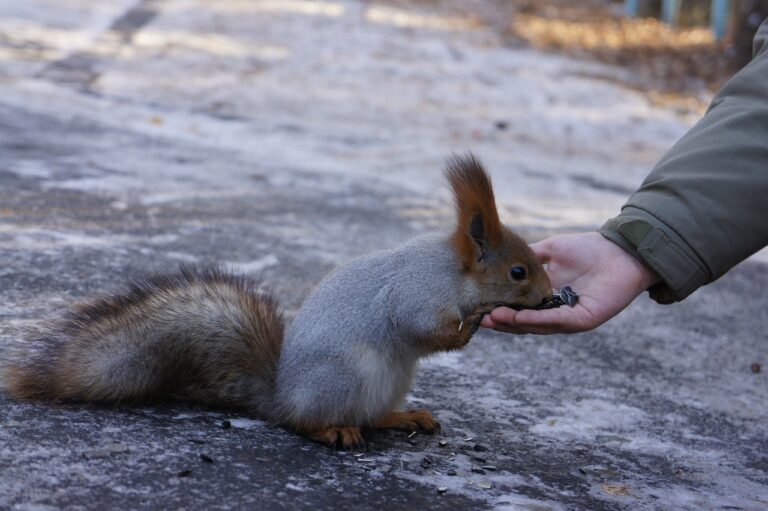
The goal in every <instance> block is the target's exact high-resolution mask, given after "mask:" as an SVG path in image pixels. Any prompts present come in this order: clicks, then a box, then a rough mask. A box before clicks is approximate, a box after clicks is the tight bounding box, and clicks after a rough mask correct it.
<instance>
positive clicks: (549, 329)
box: [482, 232, 659, 334]
mask: <svg viewBox="0 0 768 511" xmlns="http://www.w3.org/2000/svg"><path fill="white" fill-rule="evenodd" d="M531 248H532V249H533V251H534V252H535V253H536V255H538V256H539V258H540V259H541V261H542V262H543V263H545V264H547V265H548V267H549V268H548V274H549V278H550V281H551V282H552V286H553V287H554V288H555V289H559V288H561V287H563V286H571V287H572V288H573V290H574V291H575V292H576V293H578V294H579V302H578V303H577V304H576V306H575V307H568V306H562V307H559V308H556V309H547V310H521V311H515V310H513V309H510V308H507V307H498V308H496V309H494V310H493V311H492V312H491V313H490V314H489V315H487V316H486V317H485V318H483V322H482V326H484V327H487V328H494V329H496V330H500V331H502V332H513V333H535V334H552V333H566V332H583V331H586V330H591V329H593V328H595V327H597V326H599V325H601V324H603V323H605V322H606V321H608V320H609V319H610V318H612V317H613V316H615V315H616V314H618V313H619V312H621V311H622V310H623V309H624V308H626V307H627V306H628V305H629V304H630V303H632V301H633V300H634V299H635V298H636V297H637V296H638V295H639V294H640V293H642V292H643V291H644V290H646V289H648V287H650V286H651V285H653V284H654V283H655V282H657V281H658V280H659V279H658V277H657V276H656V275H655V274H654V273H653V272H652V271H651V270H649V269H648V268H647V267H646V266H644V265H643V264H642V263H641V262H640V261H638V260H637V259H636V258H634V257H633V256H631V255H630V254H628V253H627V252H626V251H625V250H624V249H622V248H621V247H619V246H618V245H616V244H615V243H613V242H611V241H609V240H607V239H606V238H604V237H603V236H602V235H600V234H598V233H596V232H590V233H583V234H572V235H565V236H554V237H552V238H548V239H546V240H544V241H541V242H539V243H536V244H534V245H532V246H531Z"/></svg>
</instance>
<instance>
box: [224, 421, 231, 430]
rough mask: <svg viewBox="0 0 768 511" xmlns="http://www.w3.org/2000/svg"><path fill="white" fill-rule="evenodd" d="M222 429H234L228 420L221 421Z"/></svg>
mask: <svg viewBox="0 0 768 511" xmlns="http://www.w3.org/2000/svg"><path fill="white" fill-rule="evenodd" d="M221 427H222V428H224V429H229V428H231V427H232V423H231V422H230V421H228V420H223V421H221Z"/></svg>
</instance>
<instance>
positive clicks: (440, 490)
mask: <svg viewBox="0 0 768 511" xmlns="http://www.w3.org/2000/svg"><path fill="white" fill-rule="evenodd" d="M447 491H448V487H447V486H441V487H440V488H438V489H437V493H445V492H447Z"/></svg>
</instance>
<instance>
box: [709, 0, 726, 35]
mask: <svg viewBox="0 0 768 511" xmlns="http://www.w3.org/2000/svg"><path fill="white" fill-rule="evenodd" d="M730 4H731V2H730V0H712V14H711V17H712V20H711V21H712V31H713V32H714V33H715V39H717V40H718V41H719V40H720V39H722V38H723V37H725V35H726V33H727V32H728V15H729V14H730V12H731V5H730Z"/></svg>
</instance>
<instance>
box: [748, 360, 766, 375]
mask: <svg viewBox="0 0 768 511" xmlns="http://www.w3.org/2000/svg"><path fill="white" fill-rule="evenodd" d="M749 369H750V370H751V371H752V372H753V373H754V374H757V373H759V372H760V371H762V370H763V366H762V365H761V364H758V363H757V362H754V363H753V364H752V365H751V366H749Z"/></svg>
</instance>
